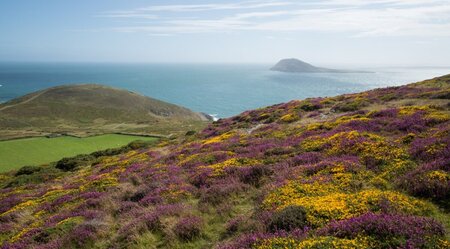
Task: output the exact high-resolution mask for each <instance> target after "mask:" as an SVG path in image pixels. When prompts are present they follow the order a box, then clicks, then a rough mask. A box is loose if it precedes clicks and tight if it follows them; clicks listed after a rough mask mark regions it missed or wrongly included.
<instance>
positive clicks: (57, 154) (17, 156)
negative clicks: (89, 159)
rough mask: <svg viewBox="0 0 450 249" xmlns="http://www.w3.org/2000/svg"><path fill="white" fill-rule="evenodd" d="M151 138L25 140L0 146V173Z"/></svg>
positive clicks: (113, 136) (112, 135)
mask: <svg viewBox="0 0 450 249" xmlns="http://www.w3.org/2000/svg"><path fill="white" fill-rule="evenodd" d="M156 139H157V138H153V137H140V136H128V135H118V134H108V135H100V136H94V137H87V138H75V137H57V138H45V137H39V138H25V139H16V140H9V141H1V142H0V172H5V171H9V170H14V169H18V168H20V167H22V166H24V165H41V164H46V163H50V162H53V161H57V160H59V159H61V158H63V157H71V156H75V155H78V154H86V153H92V152H94V151H98V150H104V149H108V148H117V147H121V146H124V145H126V144H128V143H130V142H132V141H135V140H145V141H151V140H156Z"/></svg>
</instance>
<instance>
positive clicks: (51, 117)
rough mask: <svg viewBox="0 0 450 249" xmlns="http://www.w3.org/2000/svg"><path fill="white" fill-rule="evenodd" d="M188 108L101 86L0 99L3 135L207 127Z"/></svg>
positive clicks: (169, 131)
mask: <svg viewBox="0 0 450 249" xmlns="http://www.w3.org/2000/svg"><path fill="white" fill-rule="evenodd" d="M205 121H206V117H205V116H204V115H202V114H199V113H195V112H192V111H190V110H188V109H186V108H183V107H180V106H176V105H173V104H169V103H166V102H163V101H159V100H156V99H152V98H149V97H145V96H142V95H139V94H136V93H133V92H129V91H125V90H119V89H115V88H110V87H106V86H101V85H67V86H58V87H54V88H49V89H45V90H42V91H38V92H35V93H31V94H28V95H26V96H23V97H20V98H17V99H14V100H11V101H9V102H7V103H3V104H0V139H11V138H19V137H27V136H40V135H48V134H51V133H68V134H71V135H76V136H90V135H95V134H105V133H116V132H130V133H147V134H148V133H155V134H162V135H169V134H180V133H184V132H186V131H188V130H196V129H199V127H204V125H205Z"/></svg>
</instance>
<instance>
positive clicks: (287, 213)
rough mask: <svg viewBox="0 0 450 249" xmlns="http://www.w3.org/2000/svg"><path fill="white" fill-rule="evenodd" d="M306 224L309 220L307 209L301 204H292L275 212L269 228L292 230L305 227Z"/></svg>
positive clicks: (272, 229) (273, 229)
mask: <svg viewBox="0 0 450 249" xmlns="http://www.w3.org/2000/svg"><path fill="white" fill-rule="evenodd" d="M306 225H307V221H306V211H305V209H304V208H303V207H300V206H293V205H292V206H287V207H285V208H284V209H282V210H281V211H278V212H276V213H274V215H273V217H272V220H271V221H270V224H269V229H270V230H271V231H277V230H285V231H291V230H294V229H297V228H304V227H305V226H306Z"/></svg>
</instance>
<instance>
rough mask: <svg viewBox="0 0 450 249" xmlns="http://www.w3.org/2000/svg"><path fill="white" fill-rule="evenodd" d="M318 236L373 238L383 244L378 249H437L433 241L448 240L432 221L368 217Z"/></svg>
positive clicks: (339, 224) (330, 227)
mask: <svg viewBox="0 0 450 249" xmlns="http://www.w3.org/2000/svg"><path fill="white" fill-rule="evenodd" d="M318 233H319V234H320V235H331V236H336V237H339V238H357V237H358V236H360V235H366V236H370V237H372V238H374V239H375V241H377V243H379V245H378V246H377V248H435V247H434V246H433V245H432V244H433V243H436V242H435V241H437V240H433V237H434V238H436V237H437V238H439V237H442V236H444V234H445V230H444V228H443V226H442V225H441V224H440V223H439V222H437V221H435V220H433V219H431V218H426V217H418V216H403V215H391V214H374V213H367V214H363V215H361V216H359V217H355V218H351V219H348V220H342V221H338V222H332V223H330V224H329V225H328V226H326V227H325V228H322V229H321V230H319V231H318ZM426 245H428V247H427V246H426Z"/></svg>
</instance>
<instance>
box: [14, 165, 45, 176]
mask: <svg viewBox="0 0 450 249" xmlns="http://www.w3.org/2000/svg"><path fill="white" fill-rule="evenodd" d="M40 170H41V167H38V166H23V167H22V168H20V169H19V170H18V171H17V172H16V174H15V176H20V175H31V174H34V173H35V172H39V171H40Z"/></svg>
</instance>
